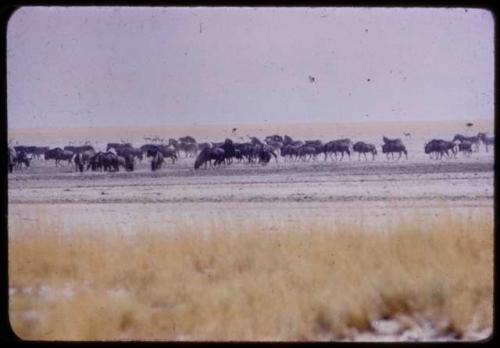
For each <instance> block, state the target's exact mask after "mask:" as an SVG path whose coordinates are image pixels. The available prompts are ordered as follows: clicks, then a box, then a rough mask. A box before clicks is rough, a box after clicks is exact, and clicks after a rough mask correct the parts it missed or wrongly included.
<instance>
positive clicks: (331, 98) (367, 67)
mask: <svg viewBox="0 0 500 348" xmlns="http://www.w3.org/2000/svg"><path fill="white" fill-rule="evenodd" d="M309 76H313V77H314V78H315V81H314V82H311V80H310V78H309ZM493 78H494V20H493V17H492V15H491V13H490V12H488V11H486V10H479V9H467V10H466V9H463V8H460V9H429V8H422V9H389V8H387V9H383V8H371V9H370V8H365V9H364V8H330V9H327V8H314V9H313V8H147V7H145V8H137V7H136V8H131V7H116V8H110V7H99V8H98V7H86V8H85V7H24V8H21V9H19V10H18V11H16V12H15V13H14V15H13V16H12V17H11V19H10V21H9V23H8V33H7V94H8V100H7V107H8V127H9V128H24V127H30V128H31V127H88V126H93V127H97V126H114V125H155V124H160V125H168V124H177V125H179V124H187V125H191V124H213V123H221V124H235V123H260V122H270V123H271V122H287V121H290V122H351V121H356V122H358V121H364V120H368V121H393V120H395V121H399V120H469V119H478V118H485V119H493V117H494V116H493V115H494V99H493V98H494V95H493V90H494V82H493Z"/></svg>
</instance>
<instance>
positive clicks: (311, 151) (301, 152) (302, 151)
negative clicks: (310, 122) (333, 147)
mask: <svg viewBox="0 0 500 348" xmlns="http://www.w3.org/2000/svg"><path fill="white" fill-rule="evenodd" d="M297 157H298V158H300V159H302V160H303V161H306V160H308V159H312V158H313V159H315V158H316V148H315V147H314V146H312V145H302V146H300V147H299V148H298V149H297Z"/></svg>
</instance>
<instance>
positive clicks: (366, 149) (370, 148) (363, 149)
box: [352, 141, 377, 161]
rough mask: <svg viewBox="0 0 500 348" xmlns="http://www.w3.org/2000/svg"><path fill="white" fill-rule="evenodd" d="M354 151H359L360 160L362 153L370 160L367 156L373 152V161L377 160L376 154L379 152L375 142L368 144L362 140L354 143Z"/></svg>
mask: <svg viewBox="0 0 500 348" xmlns="http://www.w3.org/2000/svg"><path fill="white" fill-rule="evenodd" d="M352 148H353V151H354V152H357V153H358V161H359V160H361V154H363V155H364V156H365V160H368V159H367V158H366V154H367V153H371V154H372V161H373V160H375V155H376V154H377V149H376V147H375V145H373V144H367V143H365V142H362V141H358V142H357V143H355V144H354V145H353V147H352Z"/></svg>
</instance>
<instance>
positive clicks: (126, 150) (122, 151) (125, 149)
mask: <svg viewBox="0 0 500 348" xmlns="http://www.w3.org/2000/svg"><path fill="white" fill-rule="evenodd" d="M115 151H116V154H117V155H118V156H121V157H123V158H126V157H129V155H130V156H132V157H133V158H134V157H135V158H137V159H138V160H139V161H142V158H143V156H142V150H141V149H138V148H136V147H132V146H122V147H118V148H115Z"/></svg>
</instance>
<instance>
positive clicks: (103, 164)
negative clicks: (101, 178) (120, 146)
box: [87, 151, 124, 172]
mask: <svg viewBox="0 0 500 348" xmlns="http://www.w3.org/2000/svg"><path fill="white" fill-rule="evenodd" d="M120 165H122V166H124V164H123V163H122V160H120V159H119V158H118V156H117V155H116V154H114V153H113V152H110V151H107V152H98V153H96V154H95V155H94V156H92V157H91V158H90V160H89V163H88V165H87V170H88V169H90V168H92V171H96V170H99V171H102V170H104V171H110V172H113V171H119V170H120V168H119V166H120Z"/></svg>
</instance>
